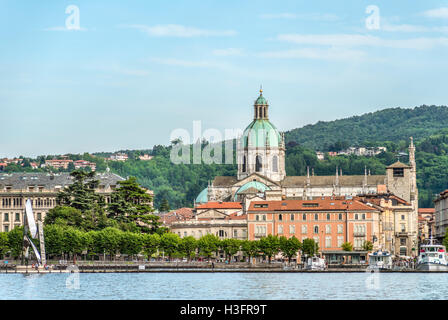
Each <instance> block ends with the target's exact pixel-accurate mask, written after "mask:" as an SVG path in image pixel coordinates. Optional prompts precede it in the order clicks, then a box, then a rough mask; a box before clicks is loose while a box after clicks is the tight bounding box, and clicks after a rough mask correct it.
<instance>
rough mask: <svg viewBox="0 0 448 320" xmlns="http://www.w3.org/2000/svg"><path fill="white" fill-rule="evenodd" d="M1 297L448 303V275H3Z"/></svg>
mask: <svg viewBox="0 0 448 320" xmlns="http://www.w3.org/2000/svg"><path fill="white" fill-rule="evenodd" d="M78 276H79V278H77V277H78ZM0 297H1V299H70V300H76V299H99V300H104V299H120V300H122V299H138V300H140V299H171V300H173V299H174V300H175V299H185V300H188V299H198V300H202V299H224V300H225V299H236V300H240V299H241V300H245V299H255V300H257V299H268V300H269V299H274V300H275V299H299V300H301V299H363V300H364V299H366V300H367V299H368V300H371V299H448V274H447V273H434V274H425V273H376V274H369V273H363V272H360V273H217V272H216V273H95V274H94V273H80V274H64V273H62V274H54V273H53V274H32V275H24V274H0Z"/></svg>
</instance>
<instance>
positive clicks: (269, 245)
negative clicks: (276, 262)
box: [258, 234, 280, 263]
mask: <svg viewBox="0 0 448 320" xmlns="http://www.w3.org/2000/svg"><path fill="white" fill-rule="evenodd" d="M258 245H259V248H260V251H261V252H262V253H263V255H265V256H267V257H268V261H269V263H271V258H272V256H274V255H276V254H277V253H278V252H279V250H280V241H279V239H278V237H277V236H274V235H272V234H270V235H268V236H267V237H262V238H261V239H260V240H259V244H258Z"/></svg>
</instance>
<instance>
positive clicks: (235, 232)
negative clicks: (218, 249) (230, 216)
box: [233, 230, 238, 238]
mask: <svg viewBox="0 0 448 320" xmlns="http://www.w3.org/2000/svg"><path fill="white" fill-rule="evenodd" d="M233 237H234V238H238V230H233Z"/></svg>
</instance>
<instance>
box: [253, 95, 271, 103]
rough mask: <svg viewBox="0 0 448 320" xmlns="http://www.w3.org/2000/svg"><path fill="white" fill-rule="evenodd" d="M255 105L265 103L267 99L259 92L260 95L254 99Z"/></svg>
mask: <svg viewBox="0 0 448 320" xmlns="http://www.w3.org/2000/svg"><path fill="white" fill-rule="evenodd" d="M255 104H256V105H267V104H268V102H267V100H266V99H265V98H264V97H263V95H261V94H260V96H259V97H258V98H257V100H255Z"/></svg>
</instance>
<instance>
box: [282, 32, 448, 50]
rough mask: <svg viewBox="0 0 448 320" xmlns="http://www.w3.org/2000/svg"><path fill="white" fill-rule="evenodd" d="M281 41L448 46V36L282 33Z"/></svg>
mask: <svg viewBox="0 0 448 320" xmlns="http://www.w3.org/2000/svg"><path fill="white" fill-rule="evenodd" d="M277 39H278V40H280V41H286V42H291V43H296V44H305V45H324V46H333V47H359V46H371V47H389V48H402V49H429V48H432V47H435V46H448V38H446V37H439V38H412V39H398V40H389V39H383V38H379V37H375V36H371V35H360V34H280V35H278V36H277Z"/></svg>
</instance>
